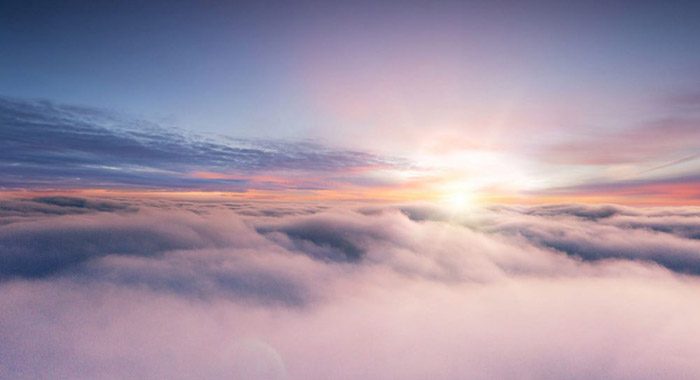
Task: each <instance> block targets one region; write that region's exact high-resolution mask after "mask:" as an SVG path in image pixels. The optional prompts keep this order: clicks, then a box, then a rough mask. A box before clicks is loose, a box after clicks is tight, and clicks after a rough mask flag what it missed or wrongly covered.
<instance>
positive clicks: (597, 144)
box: [539, 116, 700, 165]
mask: <svg viewBox="0 0 700 380" xmlns="http://www.w3.org/2000/svg"><path fill="white" fill-rule="evenodd" d="M699 125H700V120H698V119H697V117H693V116H687V117H676V118H665V119H658V120H654V121H650V122H647V123H645V124H641V125H636V126H633V127H632V128H626V129H622V130H617V131H611V132H604V133H597V134H590V135H587V136H577V138H576V139H568V140H566V141H562V142H558V143H554V144H549V145H547V146H545V147H542V149H541V150H540V151H539V155H540V158H541V159H542V160H543V161H546V162H553V163H557V164H574V165H612V164H625V163H640V162H642V163H646V162H650V161H651V162H653V160H658V159H661V160H668V159H669V158H670V159H680V158H683V157H686V156H689V155H691V154H697V153H698V151H700V144H699V143H698V141H700V127H699Z"/></svg>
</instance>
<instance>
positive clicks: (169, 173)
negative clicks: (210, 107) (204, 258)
mask: <svg viewBox="0 0 700 380" xmlns="http://www.w3.org/2000/svg"><path fill="white" fill-rule="evenodd" d="M402 165H403V166H405V165H407V163H406V162H405V161H403V160H399V159H396V158H391V157H383V156H379V155H373V154H370V153H364V152H357V151H344V150H333V149H330V148H327V147H324V146H322V145H320V144H316V143H312V142H308V141H307V142H285V141H274V140H254V139H248V140H244V139H230V138H224V137H218V138H215V139H212V138H204V137H201V136H191V135H187V134H185V133H183V132H179V131H177V130H173V129H165V128H163V127H160V126H158V125H157V124H153V123H147V122H144V121H139V120H133V119H129V118H126V117H123V116H120V115H117V114H114V113H109V112H106V111H103V110H99V109H93V108H84V107H75V106H65V105H57V104H53V103H50V102H42V101H27V100H19V99H12V98H1V97H0V168H1V169H2V172H3V176H2V178H1V179H0V189H3V188H4V189H6V190H7V189H10V190H12V189H36V188H43V189H46V188H50V189H65V188H69V189H73V188H119V189H167V190H170V191H173V190H175V191H177V190H217V191H246V190H249V189H277V190H279V189H280V188H285V187H288V188H295V189H313V188H324V187H328V186H330V185H329V184H328V183H327V182H324V181H323V179H324V178H325V177H333V176H337V175H338V173H344V172H347V171H351V170H355V171H357V170H358V169H362V168H366V167H374V168H387V169H388V168H394V167H400V166H402ZM275 171H285V172H292V173H295V178H296V180H295V181H275V180H274V179H269V178H268V179H265V178H263V179H259V178H256V176H262V175H263V174H265V173H269V172H275ZM305 173H306V174H308V173H314V175H313V176H308V175H304V174H305ZM324 173H325V174H324ZM329 173H330V174H329ZM331 174H332V175H331ZM347 177H348V176H346V178H345V180H346V182H353V178H349V179H348V178H347ZM349 177H352V175H349ZM361 182H362V180H361V179H358V183H361Z"/></svg>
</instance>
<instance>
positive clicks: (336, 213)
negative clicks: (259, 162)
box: [0, 197, 700, 379]
mask: <svg viewBox="0 0 700 380" xmlns="http://www.w3.org/2000/svg"><path fill="white" fill-rule="evenodd" d="M699 238H700V209H698V208H689V207H685V208H647V209H645V208H630V207H620V206H614V205H608V206H584V205H575V204H571V205H552V206H536V207H510V206H509V207H492V208H486V209H480V210H472V211H471V212H469V213H465V214H451V213H449V212H447V211H445V210H442V209H439V208H435V207H432V206H427V205H413V206H401V207H397V206H372V207H359V208H358V207H350V206H348V205H342V204H334V205H331V204H326V205H319V204H281V203H263V202H257V203H238V202H229V203H222V202H219V203H203V202H175V201H163V200H152V201H143V200H142V201H132V200H127V199H110V200H105V199H103V200H88V199H82V198H67V197H59V198H54V197H43V198H37V199H9V200H4V201H2V202H0V260H2V263H3V265H2V273H0V335H1V336H2V337H3V339H2V340H0V353H1V355H0V377H3V378H38V379H69V378H70V379H74V378H103V379H109V378H134V377H136V378H149V379H160V378H169V379H187V378H203V379H206V378H209V379H217V378H235V379H327V378H334V379H357V378H373V379H393V378H405V379H423V378H436V379H464V378H470V379H510V378H514V377H518V378H524V379H561V378H567V379H694V378H697V377H698V376H700V366H699V365H698V364H697V360H695V356H696V354H697V352H698V350H700V343H698V342H700V339H698V338H700V328H698V324H697V323H696V318H695V316H696V315H697V313H698V312H700V309H699V308H698V304H697V302H696V301H697V296H698V294H700V281H699V280H698V277H697V276H698V275H699V274H700V240H699Z"/></svg>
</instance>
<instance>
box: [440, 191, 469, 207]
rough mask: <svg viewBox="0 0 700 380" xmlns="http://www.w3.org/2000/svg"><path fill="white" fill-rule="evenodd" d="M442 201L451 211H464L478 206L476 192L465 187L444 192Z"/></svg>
mask: <svg viewBox="0 0 700 380" xmlns="http://www.w3.org/2000/svg"><path fill="white" fill-rule="evenodd" d="M442 201H443V203H444V204H445V207H447V208H448V209H449V211H451V212H463V211H466V210H469V209H471V208H473V207H475V206H476V196H475V195H474V193H472V192H470V191H468V190H464V189H461V190H453V191H450V192H448V193H446V194H444V196H443V199H442Z"/></svg>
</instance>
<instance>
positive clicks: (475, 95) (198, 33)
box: [0, 1, 700, 205]
mask: <svg viewBox="0 0 700 380" xmlns="http://www.w3.org/2000/svg"><path fill="white" fill-rule="evenodd" d="M699 14H700V7H698V5H697V4H694V2H680V1H665V2H647V1H641V2H621V1H617V2H616V1H612V2H610V1H607V2H569V3H567V2H553V1H552V2H547V1H537V2H529V1H525V2H520V1H518V2H515V1H495V2H491V1H489V2H487V1H473V2H469V1H465V2H458V1H454V2H453V1H444V2H443V1H437V2H421V1H401V2H398V1H387V2H374V1H373V2H369V1H368V2H364V1H359V2H346V3H344V2H316V1H298V2H296V1H295V2H249V3H245V2H226V1H191V2H189V1H148V2H131V1H125V2H103V1H90V2H88V1H62V2H53V1H3V2H2V3H1V4H0V51H1V52H2V53H1V55H0V118H1V120H0V122H1V124H0V137H1V139H0V144H2V153H0V167H1V168H2V172H3V176H2V178H0V190H2V192H3V193H4V194H11V195H12V194H28V195H31V194H36V193H53V194H64V193H65V194H69V193H70V194H78V195H81V194H82V195H94V194H117V195H123V194H126V193H128V194H132V195H136V196H146V195H148V194H153V193H157V194H161V195H162V194H165V193H167V194H176V195H184V196H188V197H192V196H200V197H212V196H226V197H233V198H265V199H270V198H279V199H285V200H290V199H307V200H308V199H353V200H362V201H369V200H381V201H408V200H410V201H442V202H447V203H452V204H453V205H462V204H465V203H468V204H471V203H493V202H497V203H548V202H569V201H572V202H589V203H600V202H609V203H624V204H646V205H664V204H666V205H668V204H675V205H684V204H698V202H699V201H698V199H700V192H699V191H700V190H698V189H700V156H698V155H699V154H700V49H698V47H697V41H698V39H700V24H698V23H697V17H698V15H699Z"/></svg>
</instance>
